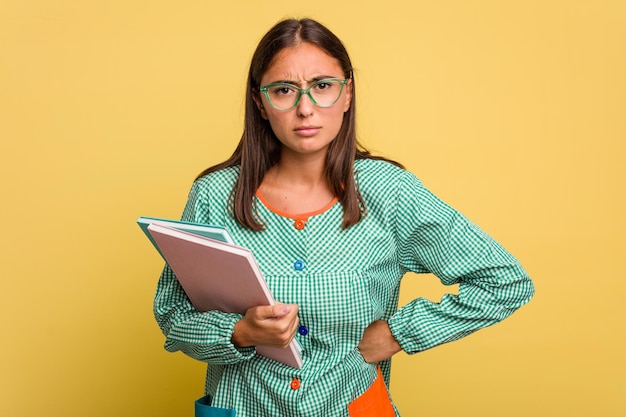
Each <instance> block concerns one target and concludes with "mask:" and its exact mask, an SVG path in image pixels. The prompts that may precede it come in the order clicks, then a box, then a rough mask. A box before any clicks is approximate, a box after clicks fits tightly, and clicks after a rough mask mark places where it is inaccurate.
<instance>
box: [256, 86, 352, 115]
mask: <svg viewBox="0 0 626 417" xmlns="http://www.w3.org/2000/svg"><path fill="white" fill-rule="evenodd" d="M347 83H348V80H347V79H341V78H325V79H323V80H319V81H316V82H314V83H313V84H311V85H310V86H309V88H300V87H298V86H296V85H293V84H289V83H273V84H268V85H264V86H262V87H261V88H259V91H260V92H261V93H263V94H265V98H267V101H269V103H270V104H271V105H272V107H274V108H275V109H277V110H289V109H292V108H294V107H296V106H297V105H298V103H299V102H300V98H302V95H303V94H306V95H307V96H309V98H310V99H311V102H313V104H315V105H316V106H319V107H330V106H332V105H333V104H335V103H336V102H337V101H338V100H339V97H340V96H341V92H342V91H343V86H344V85H346V84H347Z"/></svg>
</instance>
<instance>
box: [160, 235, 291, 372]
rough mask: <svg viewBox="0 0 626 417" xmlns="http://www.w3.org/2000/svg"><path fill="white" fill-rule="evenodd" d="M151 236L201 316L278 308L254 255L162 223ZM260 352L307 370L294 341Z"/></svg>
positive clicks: (236, 247)
mask: <svg viewBox="0 0 626 417" xmlns="http://www.w3.org/2000/svg"><path fill="white" fill-rule="evenodd" d="M148 231H149V232H150V235H151V236H152V238H153V239H154V241H155V242H156V244H157V246H158V248H159V250H160V252H161V254H162V255H163V257H164V258H165V260H166V261H167V263H168V264H169V266H170V267H171V268H172V270H173V271H174V274H175V275H176V278H177V279H178V281H179V282H180V285H181V286H182V287H183V289H184V290H185V293H186V294H187V296H188V297H189V300H190V301H191V303H192V304H193V306H194V307H195V308H196V310H198V311H200V312H204V311H209V310H219V311H223V312H225V313H238V314H245V312H246V310H248V308H250V307H254V306H259V305H274V304H276V301H275V300H274V297H273V296H272V294H271V292H270V290H269V288H268V287H267V283H266V282H265V279H264V278H263V274H262V273H261V271H260V269H259V267H258V265H257V262H256V260H255V259H254V256H253V255H252V252H250V250H249V249H246V248H244V247H241V246H237V245H234V244H229V243H225V242H220V241H217V240H213V239H210V238H207V237H204V236H200V235H195V234H193V233H190V232H185V231H182V230H178V229H174V228H172V227H168V226H164V225H162V224H157V223H152V224H150V225H149V226H148ZM256 350H257V353H258V354H260V355H262V356H265V357H267V358H270V359H274V360H276V361H279V362H282V363H284V364H286V365H289V366H292V367H294V368H298V369H300V368H301V367H302V356H301V351H302V348H301V347H300V345H299V344H298V342H297V341H296V340H295V339H294V340H293V341H292V342H291V344H290V345H289V346H288V347H286V348H274V347H268V346H257V347H256Z"/></svg>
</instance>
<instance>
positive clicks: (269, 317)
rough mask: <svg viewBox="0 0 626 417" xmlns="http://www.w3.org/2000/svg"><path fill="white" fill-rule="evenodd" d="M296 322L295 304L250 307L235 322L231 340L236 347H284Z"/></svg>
mask: <svg viewBox="0 0 626 417" xmlns="http://www.w3.org/2000/svg"><path fill="white" fill-rule="evenodd" d="M298 324H299V319H298V306H297V305H295V304H276V305H273V306H257V307H251V308H249V309H248V311H246V314H245V315H244V316H243V318H242V319H241V320H239V321H238V322H237V323H236V324H235V328H234V330H233V335H232V338H231V341H232V342H233V344H234V345H235V346H237V347H248V346H257V345H262V346H271V347H279V348H284V347H287V346H288V345H289V343H290V342H291V340H292V339H293V337H294V336H295V334H296V331H297V330H298Z"/></svg>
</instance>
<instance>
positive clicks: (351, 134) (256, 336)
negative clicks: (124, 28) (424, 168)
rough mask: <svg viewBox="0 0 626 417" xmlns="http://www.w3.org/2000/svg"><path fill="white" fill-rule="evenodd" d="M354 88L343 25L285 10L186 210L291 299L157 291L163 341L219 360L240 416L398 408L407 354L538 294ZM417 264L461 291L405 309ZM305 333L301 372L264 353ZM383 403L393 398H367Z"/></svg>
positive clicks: (216, 385)
mask: <svg viewBox="0 0 626 417" xmlns="http://www.w3.org/2000/svg"><path fill="white" fill-rule="evenodd" d="M355 93H356V88H355V82H354V78H353V74H352V65H351V63H350V59H349V57H348V54H347V52H346V50H345V48H344V46H343V45H342V43H341V41H340V40H339V39H338V38H337V37H336V36H335V35H334V34H332V33H331V32H330V31H329V30H328V29H326V28H325V27H324V26H322V25H320V24H319V23H317V22H315V21H313V20H310V19H303V20H285V21H282V22H279V23H278V24H277V25H276V26H274V27H273V28H272V29H271V30H270V31H269V32H268V33H267V34H266V35H265V36H264V37H263V39H262V40H261V42H260V43H259V45H258V47H257V49H256V51H255V53H254V56H253V58H252V63H251V67H250V72H249V76H248V85H247V96H246V113H245V126H244V132H243V136H242V139H241V141H240V143H239V145H238V146H237V148H236V150H235V152H234V153H233V155H232V156H231V157H230V159H228V160H227V161H225V162H223V163H221V164H219V165H217V166H214V167H211V168H209V169H207V170H206V171H204V172H203V173H201V174H200V176H199V177H198V178H197V179H196V181H195V182H194V184H193V187H192V189H191V191H190V194H189V200H188V202H187V205H186V208H185V210H184V213H183V216H182V218H183V220H185V221H192V222H198V223H209V224H217V225H222V226H225V227H227V228H228V229H229V230H230V231H231V233H232V234H233V236H234V238H235V240H236V241H237V242H238V243H240V244H241V245H242V246H245V247H248V248H250V249H251V250H252V252H253V253H254V255H255V257H256V258H257V259H258V261H259V264H260V268H261V270H262V272H263V273H264V275H265V277H266V280H267V282H268V285H269V287H270V289H271V290H272V292H273V295H274V298H276V299H277V300H279V301H281V302H282V303H284V304H279V305H277V306H258V307H254V308H251V309H250V310H248V311H247V312H246V314H245V315H243V316H242V315H238V314H228V313H223V312H219V311H209V312H206V313H199V312H197V311H196V310H194V308H193V307H192V306H191V304H190V302H189V300H188V299H187V297H186V296H185V294H184V292H183V290H182V289H181V287H180V285H179V284H178V282H177V281H176V278H175V277H174V275H173V274H172V272H171V270H170V269H169V268H168V267H166V268H165V270H164V272H163V274H162V276H161V279H160V281H159V285H158V288H157V294H156V298H155V315H156V318H157V321H158V323H159V325H160V326H161V328H162V330H163V332H164V334H165V335H166V343H165V348H166V349H167V350H169V351H178V350H180V351H182V352H184V353H186V354H187V355H189V356H191V357H193V358H195V359H197V360H201V361H204V362H207V363H208V364H209V366H208V368H207V369H208V370H207V379H206V393H207V394H208V396H209V398H210V399H211V401H212V405H213V406H214V407H219V408H225V409H234V410H236V412H237V415H238V416H241V417H246V416H254V417H258V416H348V415H359V416H365V415H376V416H384V415H399V413H398V411H397V409H396V408H395V406H394V405H393V404H392V402H391V401H390V399H389V395H388V391H387V389H386V386H388V382H389V370H390V359H391V357H392V356H393V355H394V354H395V353H397V352H399V351H400V350H403V351H405V352H407V353H416V352H420V351H423V350H425V349H429V348H431V347H434V346H436V345H439V344H442V343H446V342H450V341H453V340H456V339H459V338H461V337H463V336H466V335H468V334H470V333H472V332H474V331H476V330H478V329H480V328H483V327H486V326H489V325H492V324H495V323H497V322H498V321H500V320H502V319H504V318H506V317H508V316H509V315H510V314H511V313H513V312H514V311H515V310H516V309H517V308H519V307H520V306H522V305H523V304H525V303H526V302H527V301H528V300H529V299H530V298H531V297H532V294H533V292H534V289H533V285H532V283H531V281H530V279H529V278H528V276H527V274H526V272H525V271H524V270H523V268H522V267H521V266H520V265H519V263H518V262H517V260H516V259H515V258H514V257H513V256H512V255H510V254H509V253H508V252H507V251H506V250H504V249H503V248H502V247H501V246H500V245H499V244H497V243H496V242H495V241H494V240H493V239H491V238H490V237H489V236H487V235H486V234H485V233H484V232H482V231H481V230H480V229H479V228H478V227H476V226H475V225H474V224H472V223H471V222H469V221H468V220H467V219H466V218H464V217H463V216H462V215H461V214H459V213H458V212H457V211H455V210H454V209H452V208H451V207H449V206H448V205H446V204H445V203H443V202H442V201H440V200H439V199H438V198H437V197H435V196H434V195H433V194H431V193H430V192H429V191H428V190H426V189H425V188H424V186H423V185H422V184H421V182H420V181H419V180H418V179H417V178H416V177H415V176H413V175H412V174H411V173H409V172H407V171H406V170H404V169H403V168H402V167H401V166H400V165H399V164H397V163H395V162H392V161H387V160H384V159H382V158H376V157H373V156H372V155H370V154H369V153H368V152H367V151H366V150H364V149H363V148H362V147H361V146H359V145H358V143H357V140H356V135H355V132H356V129H355ZM408 271H413V272H417V273H427V272H432V273H434V274H435V275H436V276H437V277H439V279H440V280H441V282H442V283H443V284H445V285H452V284H457V283H458V284H460V285H459V292H458V295H446V296H444V297H443V298H442V300H441V301H440V302H439V303H433V302H431V301H428V300H426V299H423V298H417V299H415V300H413V301H412V302H410V303H409V304H407V305H406V306H404V307H403V308H401V309H399V310H398V308H397V304H398V292H399V288H400V280H401V278H402V276H403V275H404V274H405V273H406V272H408ZM294 337H295V338H296V339H297V340H298V342H299V343H300V345H302V347H303V349H304V350H303V353H302V356H303V362H304V364H303V366H302V369H299V370H298V369H294V368H290V367H288V366H286V365H283V364H281V363H278V362H275V361H272V360H270V359H267V358H264V357H262V356H260V355H256V353H255V348H254V347H255V346H257V345H267V346H277V347H283V346H286V345H287V344H288V343H289V342H290V341H291V340H292V339H293V338H294ZM383 381H384V382H383ZM369 401H374V402H375V403H376V404H378V407H380V408H379V409H375V408H373V406H371V405H367V406H365V409H366V410H365V411H363V410H359V407H361V406H363V405H364V404H365V403H368V402H369ZM368 411H369V412H370V413H371V414H367V412H368Z"/></svg>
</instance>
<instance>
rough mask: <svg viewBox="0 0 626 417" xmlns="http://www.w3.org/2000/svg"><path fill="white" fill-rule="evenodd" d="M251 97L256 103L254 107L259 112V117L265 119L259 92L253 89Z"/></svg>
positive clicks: (265, 113) (265, 115) (265, 114)
mask: <svg viewBox="0 0 626 417" xmlns="http://www.w3.org/2000/svg"><path fill="white" fill-rule="evenodd" d="M252 99H253V100H254V104H256V108H257V109H259V111H260V112H261V117H262V118H263V119H265V120H267V112H266V111H265V107H264V106H263V100H262V99H261V94H260V93H259V92H258V91H256V90H255V91H254V92H253V93H252Z"/></svg>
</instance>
